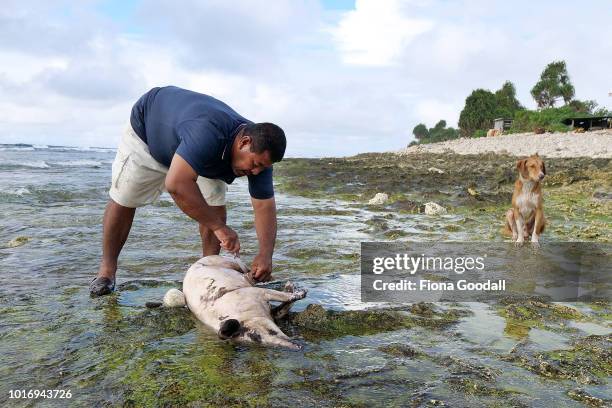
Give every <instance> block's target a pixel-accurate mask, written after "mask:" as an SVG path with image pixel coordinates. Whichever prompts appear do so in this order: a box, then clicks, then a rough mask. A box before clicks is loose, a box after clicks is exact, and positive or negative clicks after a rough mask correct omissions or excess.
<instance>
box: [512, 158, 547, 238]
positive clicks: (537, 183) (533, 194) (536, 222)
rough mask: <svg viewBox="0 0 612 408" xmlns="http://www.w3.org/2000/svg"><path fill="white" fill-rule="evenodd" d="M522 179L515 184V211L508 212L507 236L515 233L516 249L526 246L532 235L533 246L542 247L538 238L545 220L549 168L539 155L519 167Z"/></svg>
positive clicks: (524, 160)
mask: <svg viewBox="0 0 612 408" xmlns="http://www.w3.org/2000/svg"><path fill="white" fill-rule="evenodd" d="M516 168H517V170H518V173H519V178H518V180H516V183H514V193H513V194H512V209H510V210H508V211H507V212H506V227H505V232H506V233H508V234H510V233H512V240H513V241H515V242H516V245H517V246H521V245H523V242H525V239H526V238H528V237H529V235H531V243H532V245H534V246H539V238H540V234H541V233H542V231H544V226H545V225H546V220H545V218H544V209H543V201H544V200H543V199H542V180H543V179H544V176H545V175H546V166H545V165H544V162H543V161H542V159H541V158H540V156H539V155H538V154H537V153H536V154H534V155H532V156H529V157H528V158H526V159H522V160H519V161H518V163H516Z"/></svg>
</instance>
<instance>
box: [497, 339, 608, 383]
mask: <svg viewBox="0 0 612 408" xmlns="http://www.w3.org/2000/svg"><path fill="white" fill-rule="evenodd" d="M504 359H505V360H506V361H511V362H514V363H516V364H518V365H520V366H521V367H524V368H527V369H528V370H530V371H533V372H535V373H537V374H538V375H541V376H543V377H548V378H555V379H571V380H574V381H576V382H577V383H579V384H599V383H601V378H605V377H609V376H610V375H612V334H608V335H605V336H596V335H592V336H588V337H585V338H582V339H579V340H577V341H575V343H574V347H573V348H571V349H569V350H553V351H547V352H542V353H537V352H533V353H529V352H521V351H520V350H514V352H513V353H512V354H510V355H509V356H506V357H504Z"/></svg>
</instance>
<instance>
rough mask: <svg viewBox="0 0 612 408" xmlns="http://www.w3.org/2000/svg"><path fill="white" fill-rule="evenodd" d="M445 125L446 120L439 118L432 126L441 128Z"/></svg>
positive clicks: (437, 128) (435, 128) (436, 128)
mask: <svg viewBox="0 0 612 408" xmlns="http://www.w3.org/2000/svg"><path fill="white" fill-rule="evenodd" d="M445 127H446V121H445V120H444V119H441V120H440V121H439V122H438V123H436V124H435V126H434V127H433V128H434V130H442V129H444V128H445Z"/></svg>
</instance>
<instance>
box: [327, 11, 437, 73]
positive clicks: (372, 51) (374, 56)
mask: <svg viewBox="0 0 612 408" xmlns="http://www.w3.org/2000/svg"><path fill="white" fill-rule="evenodd" d="M433 26H434V24H433V22H432V21H430V20H427V19H420V18H411V17H410V16H408V15H405V8H404V7H403V2H401V1H399V0H385V1H377V0H357V1H356V2H355V10H353V11H349V12H347V13H345V14H344V15H343V17H342V19H341V20H340V22H339V24H338V25H337V27H336V28H334V29H333V30H332V33H333V36H334V39H335V40H336V42H337V43H338V47H339V49H340V52H341V55H342V59H343V61H344V62H346V63H349V64H356V65H372V66H386V65H391V64H393V63H395V62H397V58H398V57H399V56H400V55H401V54H402V53H403V51H404V50H405V47H407V46H408V45H409V44H410V43H411V42H412V41H413V40H414V39H415V38H416V37H418V35H419V34H422V33H424V32H427V31H429V30H431V29H432V27H433Z"/></svg>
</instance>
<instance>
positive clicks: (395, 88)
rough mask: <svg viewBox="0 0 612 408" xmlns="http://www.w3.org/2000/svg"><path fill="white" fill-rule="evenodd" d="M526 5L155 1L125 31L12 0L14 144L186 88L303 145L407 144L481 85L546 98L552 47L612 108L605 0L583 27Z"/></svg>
mask: <svg viewBox="0 0 612 408" xmlns="http://www.w3.org/2000/svg"><path fill="white" fill-rule="evenodd" d="M58 4H59V5H58ZM526 4H527V3H526V2H525V3H524V4H521V3H519V4H514V3H512V4H510V3H508V4H506V3H503V2H500V3H490V2H486V1H484V0H470V1H457V2H442V1H433V0H432V1H427V2H426V3H422V2H421V3H417V2H415V1H414V0H412V1H399V0H388V1H387V0H381V1H357V3H356V8H355V10H353V11H349V12H345V13H338V12H336V11H334V12H333V13H331V12H325V11H322V10H321V6H320V5H318V3H317V2H316V1H314V0H313V1H290V0H280V1H278V2H275V3H274V6H270V3H269V2H263V1H254V0H242V1H239V2H224V1H216V0H215V1H210V2H198V1H195V0H187V1H185V2H184V3H182V5H181V7H180V8H179V7H176V5H175V3H172V2H169V1H162V0H146V1H143V2H142V4H141V9H140V11H138V14H137V15H135V16H132V17H129V18H126V20H125V23H124V26H123V27H122V26H121V25H119V24H115V23H114V22H113V21H112V19H110V18H108V16H107V17H104V16H103V15H100V13H99V11H96V9H95V7H94V5H95V2H79V3H74V2H69V1H65V2H60V3H55V2H54V3H53V6H51V5H50V3H48V2H44V1H34V0H31V1H28V2H20V1H16V0H11V2H9V3H8V5H7V6H6V7H4V8H3V9H2V10H0V143H6V142H24V143H31V142H34V143H41V144H66V145H81V146H83V145H85V146H93V145H95V146H111V147H112V146H116V144H117V142H118V140H119V138H120V135H121V131H122V128H123V126H124V124H125V123H126V121H127V120H128V118H129V114H130V109H131V106H132V104H133V103H134V101H135V100H136V99H137V98H138V97H139V96H140V95H141V94H142V93H144V92H145V91H146V90H148V89H149V88H150V87H153V86H163V85H168V84H173V85H178V86H182V87H185V88H189V89H193V90H196V91H199V92H203V93H208V94H211V95H213V96H215V97H217V98H219V99H221V100H223V101H225V102H226V103H228V104H229V105H230V106H232V107H233V108H235V109H236V110H237V111H238V112H240V113H241V114H243V115H244V116H246V117H247V118H249V119H252V120H256V121H273V122H276V123H278V124H279V125H281V126H282V127H283V128H284V129H285V131H286V134H287V136H288V142H289V143H288V154H289V155H291V156H304V155H308V156H325V155H327V156H329V155H348V154H353V153H358V152H363V151H385V150H392V149H399V148H400V147H403V146H405V145H406V144H407V143H408V142H409V141H410V140H411V138H412V136H411V134H410V133H411V131H412V128H413V127H414V126H415V125H416V124H417V123H419V122H425V123H427V124H428V126H433V125H434V124H435V123H436V122H437V121H438V120H440V119H445V120H446V121H447V122H448V124H449V125H450V126H456V122H457V118H458V115H459V112H460V110H461V108H462V107H463V103H464V101H465V98H466V97H467V95H468V94H469V93H470V92H471V91H472V90H473V89H475V88H489V89H492V90H495V89H497V88H499V87H500V86H501V85H502V83H503V82H504V81H505V80H511V81H513V82H514V83H515V85H516V87H517V92H518V95H519V99H520V100H521V102H523V104H525V105H527V106H533V102H532V100H531V97H530V95H529V89H530V88H531V86H533V84H534V83H535V82H536V81H537V77H538V76H539V74H540V72H541V71H542V69H543V68H544V66H545V65H546V64H547V63H549V62H550V61H552V60H553V59H565V60H566V61H567V63H568V69H569V72H570V76H571V78H572V81H573V82H574V84H575V86H576V94H577V96H578V97H579V98H581V99H596V100H598V102H600V103H601V104H608V106H610V104H611V103H610V101H612V99H611V98H609V97H608V96H607V92H608V90H609V89H608V87H607V86H605V87H604V88H602V87H601V81H602V80H603V79H604V78H607V77H608V73H607V70H609V67H610V66H611V65H612V45H611V44H610V43H609V42H608V43H607V42H603V43H602V42H601V41H600V39H601V38H608V37H611V36H612V26H610V25H609V24H606V21H605V13H601V11H600V10H601V6H602V4H604V3H600V4H595V5H593V6H591V7H590V8H589V7H587V6H584V8H583V10H582V13H583V14H584V16H585V17H584V18H585V19H586V20H588V21H589V23H588V24H587V23H582V21H583V20H580V21H576V22H573V23H572V29H571V30H568V29H566V27H565V26H564V25H563V24H559V23H558V22H559V21H563V20H562V16H563V14H564V7H563V4H567V5H568V6H569V3H560V4H559V5H557V7H556V8H554V9H551V8H550V7H549V6H547V5H545V4H540V3H537V2H535V3H533V2H531V3H529V7H531V9H530V10H531V12H530V13H522V14H516V13H513V12H512V11H513V10H514V9H515V8H518V9H521V8H524V7H526ZM74 16H77V17H78V18H72V17H74ZM593 26H597V27H598V29H597V30H593V29H592V27H593ZM584 61H597V63H592V64H585V63H584Z"/></svg>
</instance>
